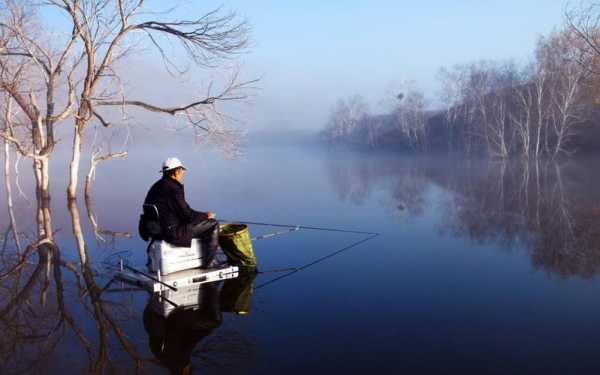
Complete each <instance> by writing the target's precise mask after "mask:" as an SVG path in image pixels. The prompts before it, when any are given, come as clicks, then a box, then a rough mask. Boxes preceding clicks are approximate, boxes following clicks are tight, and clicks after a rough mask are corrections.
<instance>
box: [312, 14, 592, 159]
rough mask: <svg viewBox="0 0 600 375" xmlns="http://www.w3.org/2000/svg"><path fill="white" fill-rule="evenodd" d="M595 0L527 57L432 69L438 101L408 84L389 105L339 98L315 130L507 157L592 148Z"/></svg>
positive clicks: (354, 140)
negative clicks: (434, 105)
mask: <svg viewBox="0 0 600 375" xmlns="http://www.w3.org/2000/svg"><path fill="white" fill-rule="evenodd" d="M599 20H600V5H590V6H587V7H584V8H577V9H573V10H571V11H569V12H567V15H566V25H565V26H564V27H563V28H562V29H561V30H558V31H554V32H552V33H550V34H549V35H547V36H544V37H540V39H539V40H538V42H537V46H536V50H535V55H534V58H533V60H532V61H531V62H530V63H529V64H526V65H524V66H520V65H518V64H516V63H514V62H510V61H509V62H497V61H478V62H473V63H468V64H462V65H456V66H453V67H450V68H442V69H440V71H439V74H438V79H439V81H440V86H441V92H440V97H439V99H440V102H441V103H442V104H443V106H442V108H441V109H438V110H428V109H427V107H426V102H425V98H424V95H423V93H422V92H421V91H420V90H418V89H415V88H412V89H407V90H404V92H402V93H400V94H397V97H396V98H395V105H394V106H393V109H392V110H391V112H390V113H388V114H385V115H372V114H370V113H369V110H368V106H367V105H366V102H365V100H364V99H363V98H362V97H360V96H354V97H351V98H350V99H347V100H340V101H339V102H338V103H337V104H336V106H335V107H334V109H333V111H332V112H331V115H330V117H329V120H328V122H327V125H326V127H325V129H324V130H323V132H322V135H323V137H324V139H326V140H327V141H329V142H333V143H349V144H355V145H360V146H366V147H369V148H381V147H394V148H398V149H403V150H418V151H424V150H447V151H455V152H461V153H465V154H468V155H487V156H490V157H494V158H508V157H510V156H514V155H518V156H523V157H526V158H541V157H559V156H564V155H571V154H573V153H574V152H576V151H589V150H597V149H600V126H598V123H599V121H600V100H599V99H598V98H600V92H599V88H600V86H599V83H600V82H599V74H600V61H599V58H600V25H599Z"/></svg>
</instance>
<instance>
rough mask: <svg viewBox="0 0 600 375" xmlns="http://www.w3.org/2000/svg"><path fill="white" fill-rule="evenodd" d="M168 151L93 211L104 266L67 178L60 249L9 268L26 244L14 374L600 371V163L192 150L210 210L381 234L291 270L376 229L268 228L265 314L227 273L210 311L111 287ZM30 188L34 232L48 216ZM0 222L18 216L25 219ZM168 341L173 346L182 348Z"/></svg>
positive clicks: (12, 336) (14, 292)
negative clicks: (230, 292)
mask: <svg viewBox="0 0 600 375" xmlns="http://www.w3.org/2000/svg"><path fill="white" fill-rule="evenodd" d="M166 156H170V155H163V154H162V152H156V150H141V149H140V150H135V151H133V152H132V153H131V156H130V157H129V158H128V159H126V160H118V161H110V162H108V163H106V164H105V165H102V166H100V168H99V170H98V173H97V181H96V184H95V186H94V192H95V193H94V197H93V201H92V202H91V204H89V205H88V207H87V208H86V205H85V204H84V202H83V199H81V202H79V205H78V212H79V214H80V216H81V222H82V226H83V230H84V240H85V246H86V250H87V253H88V255H89V257H90V259H91V267H89V269H83V270H82V268H81V266H80V263H79V259H80V258H79V255H78V251H77V248H76V246H75V244H76V242H75V239H74V237H73V236H72V234H71V233H72V224H71V216H70V215H69V211H68V210H67V205H66V202H64V200H63V199H64V193H63V192H64V186H63V181H62V180H61V181H57V182H56V183H55V186H54V189H55V192H54V194H53V201H52V206H53V215H54V226H55V229H57V230H58V232H57V237H58V242H59V246H60V253H59V254H54V256H53V257H51V259H41V258H38V257H37V256H36V255H32V256H31V257H30V262H29V263H28V264H26V265H24V266H23V267H22V269H21V270H20V271H19V272H18V273H11V274H10V275H9V276H4V274H5V273H6V272H7V271H8V270H10V269H11V267H14V265H15V257H14V256H13V255H11V254H13V251H12V249H13V248H14V244H13V243H12V240H9V241H8V242H7V245H6V250H5V252H4V254H3V257H2V262H3V263H4V264H3V265H2V268H1V272H2V273H1V274H0V275H2V276H1V277H2V279H0V286H1V292H2V296H3V298H2V303H1V306H0V324H2V332H3V334H2V336H1V337H0V372H1V373H46V374H48V373H63V374H65V373H86V372H88V371H89V369H90V367H94V366H99V368H100V369H101V370H102V371H104V372H105V373H112V372H119V373H131V372H134V371H135V369H136V366H138V367H139V366H141V371H142V372H147V373H158V374H160V373H168V370H167V369H166V367H167V366H170V367H171V368H177V367H184V366H185V365H186V364H188V363H189V362H190V361H191V363H192V367H193V370H194V372H198V373H233V372H237V373H244V374H245V373H252V374H263V373H332V372H336V373H337V372H347V373H359V372H366V371H392V372H393V373H400V372H406V373H439V374H451V373H452V374H455V373H478V374H488V373H489V374H506V373H527V374H531V373H533V374H565V373H573V374H593V373H598V371H600V356H599V355H598V354H597V351H598V350H599V349H600V298H599V297H600V284H599V282H598V277H597V274H598V272H599V271H600V192H599V191H598V190H599V189H597V186H599V183H600V181H599V179H600V177H599V176H598V173H597V168H596V167H595V166H596V165H597V164H596V163H595V160H591V159H586V160H577V161H576V162H575V161H572V162H569V163H562V164H556V163H549V162H545V163H539V164H537V165H536V164H522V163H517V162H511V163H498V162H495V163H493V162H482V161H471V162H468V161H465V160H462V159H452V158H448V157H431V158H415V157H408V156H399V155H389V154H380V155H368V154H361V153H351V152H343V151H331V150H330V151H324V150H320V149H316V148H283V147H282V148H268V147H263V148H250V149H248V150H247V154H246V156H245V157H244V158H243V159H241V160H236V161H225V160H222V159H220V158H219V157H213V156H207V155H206V154H205V153H191V152H185V153H181V154H180V155H179V156H180V157H181V158H182V159H183V160H184V163H186V164H187V165H188V166H189V171H188V174H187V176H186V180H185V182H184V183H185V187H186V194H187V198H188V201H189V202H190V204H191V205H192V206H193V207H195V208H197V209H201V210H212V211H215V212H216V213H217V215H218V216H219V217H221V218H226V219H240V220H251V221H260V222H270V223H286V224H301V225H310V226H319V227H321V226H322V227H334V228H343V229H351V230H359V231H368V232H378V233H380V235H379V236H378V237H376V238H374V239H372V240H370V241H367V242H364V243H361V244H359V245H358V246H355V247H353V248H351V249H348V250H347V251H342V252H340V253H338V254H336V255H334V256H332V257H330V258H328V259H326V260H324V261H322V262H319V263H316V264H314V265H312V266H309V267H307V268H305V269H303V270H302V271H300V272H296V273H293V274H289V275H288V274H286V273H285V272H276V271H280V270H281V269H288V268H298V267H302V266H305V265H308V264H310V263H311V262H313V261H315V260H317V259H320V258H322V257H325V256H327V255H329V254H333V253H335V252H337V251H339V250H341V249H343V248H344V247H347V246H350V245H352V244H354V243H356V242H357V241H360V240H362V239H364V238H365V236H364V235H357V234H345V233H335V232H325V231H311V230H300V231H297V232H294V233H289V234H285V235H281V236H278V237H275V238H273V239H269V240H263V241H257V242H256V243H255V251H256V254H257V256H258V258H259V261H260V268H261V270H263V271H266V272H265V273H263V274H260V275H258V277H257V278H256V280H254V284H253V285H254V286H255V287H257V288H256V289H255V291H254V294H253V296H252V307H251V310H250V313H249V314H246V315H236V314H231V313H228V312H227V311H228V309H229V307H228V306H227V303H226V301H225V300H224V299H223V298H222V296H221V294H223V293H224V292H222V290H221V289H222V288H225V286H223V285H218V284H217V285H213V286H210V287H206V288H204V289H203V291H202V293H201V296H200V297H199V299H200V302H201V303H202V308H200V309H199V310H197V311H193V312H181V313H177V314H178V315H174V316H173V317H172V318H170V319H169V320H168V321H167V320H165V319H162V318H160V317H158V316H156V315H153V314H152V313H151V311H150V309H149V308H147V305H148V303H149V302H150V299H151V298H150V297H149V295H148V294H147V293H146V292H139V291H115V290H114V289H116V288H118V287H120V285H115V286H114V287H111V288H109V290H108V291H106V292H103V293H101V294H99V293H98V290H100V289H101V288H102V287H104V286H105V285H106V284H107V283H108V281H109V280H110V272H109V271H108V270H107V268H106V267H105V266H104V265H103V263H107V262H108V263H110V262H113V261H114V260H115V259H116V256H115V254H116V253H118V254H120V255H122V256H124V257H126V258H127V260H128V261H129V262H130V264H134V265H143V264H144V262H145V244H144V242H143V241H141V240H140V239H139V238H138V236H137V232H136V228H137V219H138V215H139V213H140V204H141V202H142V200H143V198H144V196H145V193H146V191H147V189H148V187H149V186H150V185H151V184H152V183H153V182H154V181H155V180H156V179H157V178H158V173H156V172H157V170H158V168H159V165H160V162H161V161H162V159H164V158H165V157H166ZM24 173H26V172H24ZM58 174H60V173H58V172H57V175H58ZM63 180H64V179H63ZM16 200H17V219H18V223H19V231H20V232H21V233H22V235H23V236H28V235H30V234H31V233H32V231H33V228H34V227H33V224H32V223H33V214H32V211H31V208H30V207H29V206H28V204H27V202H26V201H25V200H23V199H22V198H16ZM2 203H3V204H4V198H3V200H2ZM3 212H6V211H3ZM0 218H1V219H2V225H3V228H5V227H6V226H7V225H8V219H7V215H6V214H5V213H3V216H0ZM89 218H92V219H94V220H90V219H89ZM94 228H96V230H94ZM250 230H251V232H252V234H255V235H258V234H264V233H270V232H273V231H276V230H277V228H269V227H259V226H252V227H251V228H250ZM126 233H130V234H131V236H130V237H127V236H126ZM9 239H10V236H9ZM22 241H23V242H24V244H26V243H27V240H26V238H24V239H22ZM59 256H60V259H59ZM281 276H283V277H282V278H280V279H278V280H275V281H273V280H274V279H276V278H279V277H281ZM271 281H272V282H271ZM250 282H251V281H250ZM94 285H95V286H96V287H97V288H94V287H93V286H94ZM167 342H168V343H169V344H168V345H169V347H170V348H173V351H172V352H171V353H167V354H165V353H164V347H165V343H167ZM161 350H162V351H161Z"/></svg>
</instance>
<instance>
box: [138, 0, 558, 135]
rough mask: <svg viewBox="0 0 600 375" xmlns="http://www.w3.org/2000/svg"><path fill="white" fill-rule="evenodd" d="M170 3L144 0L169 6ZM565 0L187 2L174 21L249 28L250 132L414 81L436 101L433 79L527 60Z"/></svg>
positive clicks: (304, 120)
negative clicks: (484, 63) (443, 72)
mask: <svg viewBox="0 0 600 375" xmlns="http://www.w3.org/2000/svg"><path fill="white" fill-rule="evenodd" d="M170 3H171V2H170V1H156V0H155V1H151V2H148V4H149V5H150V6H152V7H161V8H163V9H165V8H167V7H168V5H169V4H170ZM565 4H566V1H563V0H520V1H517V0H504V1H500V0H494V1H491V0H490V1H484V0H479V1H476V0H454V1H449V0H447V1H441V0H440V1H434V0H421V1H407V0H403V1H390V0H371V1H365V0H349V1H348V0H347V1H316V0H303V1H275V0H256V1H247V0H246V1H242V0H234V1H214V0H206V1H191V0H188V1H187V2H185V3H184V4H183V5H181V6H180V7H179V8H178V9H177V10H176V11H175V17H176V18H186V17H190V15H199V14H202V13H203V12H205V11H207V10H210V9H213V8H216V7H218V6H220V5H222V6H223V8H224V9H229V10H235V11H237V12H238V13H239V14H240V15H241V16H242V17H245V18H246V19H247V20H248V21H249V23H250V24H251V26H252V29H253V33H252V40H253V47H252V49H251V50H250V51H249V53H248V54H247V55H244V56H243V58H242V60H243V65H242V67H243V71H244V72H245V75H246V76H248V77H257V76H260V77H262V81H261V83H260V86H261V88H262V89H261V91H260V92H259V95H258V96H257V97H256V99H255V100H254V101H253V103H254V104H253V106H252V107H251V108H248V109H246V110H245V112H244V114H243V117H244V119H245V120H246V121H247V122H248V123H249V125H252V126H253V127H254V128H263V127H269V128H270V127H282V128H311V129H315V128H319V127H321V126H322V125H323V123H324V122H325V121H326V118H327V115H328V113H329V109H330V108H331V106H332V105H333V104H334V103H335V101H336V100H337V99H338V98H341V97H347V96H350V95H353V94H357V93H358V94H362V95H363V96H364V97H366V98H367V99H368V101H369V102H370V103H371V107H372V110H373V112H380V111H383V110H384V108H383V107H382V106H381V105H380V104H379V103H381V101H382V99H383V98H384V97H385V95H386V91H389V89H390V88H392V87H394V86H397V85H398V83H399V82H401V81H403V80H413V81H415V82H416V84H417V85H418V86H419V87H420V88H421V89H423V90H424V91H425V94H426V96H427V97H428V98H430V101H431V103H432V105H435V98H436V91H437V88H438V86H437V82H436V73H437V71H438V69H439V68H440V67H441V66H451V65H454V64H457V63H464V62H469V61H473V60H478V59H515V60H516V61H518V62H527V60H528V59H530V58H531V56H532V53H533V50H534V47H535V41H536V39H537V38H538V36H539V35H541V34H545V33H548V32H549V31H551V30H552V29H553V28H555V27H559V26H560V25H561V23H562V18H563V12H564V7H565Z"/></svg>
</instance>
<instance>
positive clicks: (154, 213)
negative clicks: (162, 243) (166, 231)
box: [142, 203, 161, 240]
mask: <svg viewBox="0 0 600 375" xmlns="http://www.w3.org/2000/svg"><path fill="white" fill-rule="evenodd" d="M142 207H143V210H144V221H145V226H146V232H147V233H148V235H149V237H150V238H152V239H155V240H159V239H160V238H161V230H160V222H159V220H158V218H159V216H158V207H156V206H155V205H153V204H146V203H144V205H143V206H142Z"/></svg>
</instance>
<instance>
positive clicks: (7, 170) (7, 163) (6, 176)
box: [4, 141, 21, 254]
mask: <svg viewBox="0 0 600 375" xmlns="http://www.w3.org/2000/svg"><path fill="white" fill-rule="evenodd" d="M4 186H5V187H6V205H7V206H8V217H9V220H10V230H11V232H12V235H13V239H14V240H15V246H16V248H17V254H21V241H20V240H19V232H18V230H17V220H16V218H15V210H14V207H13V200H12V186H11V183H10V145H9V144H8V142H7V141H5V142H4Z"/></svg>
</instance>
